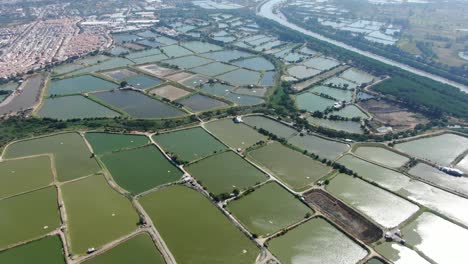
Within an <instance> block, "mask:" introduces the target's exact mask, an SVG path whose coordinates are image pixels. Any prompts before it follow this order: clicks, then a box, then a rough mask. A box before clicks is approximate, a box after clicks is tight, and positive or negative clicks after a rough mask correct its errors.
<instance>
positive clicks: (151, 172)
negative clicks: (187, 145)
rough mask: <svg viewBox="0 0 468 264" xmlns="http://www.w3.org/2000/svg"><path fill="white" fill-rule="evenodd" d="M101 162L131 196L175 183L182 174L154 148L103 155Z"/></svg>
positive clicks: (148, 147) (147, 147)
mask: <svg viewBox="0 0 468 264" xmlns="http://www.w3.org/2000/svg"><path fill="white" fill-rule="evenodd" d="M101 160H102V161H103V162H104V164H105V165H106V167H107V169H109V171H110V173H111V174H112V177H113V178H114V179H115V181H116V182H117V184H119V185H120V186H121V187H122V188H124V189H126V190H127V191H129V192H130V193H132V194H137V193H141V192H144V191H147V190H150V189H152V188H154V187H156V186H159V185H162V184H165V183H169V182H173V181H177V180H179V179H180V177H182V172H181V171H180V170H179V169H178V168H177V167H175V166H174V165H173V164H172V163H171V162H170V161H169V160H167V159H166V157H164V155H163V154H162V153H161V152H160V151H159V150H158V149H157V148H156V147H155V146H146V147H143V148H137V149H133V150H127V151H120V152H115V153H112V154H108V155H104V156H103V157H102V158H101Z"/></svg>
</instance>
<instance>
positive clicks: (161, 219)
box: [140, 186, 260, 264]
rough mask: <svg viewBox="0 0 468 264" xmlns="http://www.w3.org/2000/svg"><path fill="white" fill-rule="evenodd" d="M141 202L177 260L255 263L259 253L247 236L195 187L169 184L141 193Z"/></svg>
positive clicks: (198, 262) (196, 262)
mask: <svg viewBox="0 0 468 264" xmlns="http://www.w3.org/2000/svg"><path fill="white" fill-rule="evenodd" d="M140 203H141V205H142V206H143V208H144V209H145V211H146V212H148V214H149V216H150V217H151V220H152V221H153V223H154V225H155V226H156V228H157V229H158V231H159V233H160V234H161V236H162V238H163V239H164V241H165V242H166V245H167V246H168V247H169V250H170V251H171V252H172V254H173V255H174V257H175V260H176V261H177V262H178V263H192V264H206V263H216V262H218V261H220V260H221V261H222V262H223V263H226V264H230V263H232V264H237V263H254V262H255V259H256V257H257V255H258V254H259V253H260V252H259V249H258V248H257V247H256V246H255V244H254V243H253V242H252V241H250V240H249V239H248V238H247V236H245V235H244V234H243V233H242V232H241V231H239V229H237V228H236V227H235V226H234V225H233V224H232V223H231V222H229V220H228V218H227V217H225V216H224V215H223V214H222V213H221V212H220V211H219V210H218V209H217V208H216V207H215V206H214V205H213V204H212V203H211V202H210V201H209V200H208V199H207V198H206V197H204V196H203V195H202V194H200V193H198V192H197V191H195V190H192V189H189V188H187V187H183V186H172V187H168V188H166V189H163V190H160V191H157V192H153V193H150V194H148V195H146V196H144V197H142V198H141V199H140ZM174 208H177V210H174ZM187 219H190V221H187ZM187 234H190V235H189V236H188V235H187Z"/></svg>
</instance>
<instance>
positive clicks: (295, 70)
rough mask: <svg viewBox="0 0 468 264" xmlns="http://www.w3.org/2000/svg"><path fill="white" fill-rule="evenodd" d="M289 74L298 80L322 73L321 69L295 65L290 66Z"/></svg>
mask: <svg viewBox="0 0 468 264" xmlns="http://www.w3.org/2000/svg"><path fill="white" fill-rule="evenodd" d="M287 71H288V74H289V75H291V76H293V77H294V78H297V79H298V80H301V79H307V78H310V77H312V76H315V75H317V74H319V73H320V71H319V70H316V69H312V68H308V67H306V66H303V65H295V66H292V67H290V68H288V70H287Z"/></svg>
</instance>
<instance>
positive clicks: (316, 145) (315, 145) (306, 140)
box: [288, 135, 349, 160]
mask: <svg viewBox="0 0 468 264" xmlns="http://www.w3.org/2000/svg"><path fill="white" fill-rule="evenodd" d="M288 142H289V143H290V144H292V145H293V146H295V147H297V148H300V149H303V150H307V151H308V152H309V153H314V154H316V155H319V156H320V158H327V159H330V160H335V159H336V158H337V157H338V156H339V155H341V154H342V153H344V152H345V151H347V150H348V149H349V146H348V145H347V144H344V143H341V142H337V141H333V140H328V139H325V138H321V137H319V136H315V135H303V136H301V135H297V136H294V137H292V138H291V139H289V140H288Z"/></svg>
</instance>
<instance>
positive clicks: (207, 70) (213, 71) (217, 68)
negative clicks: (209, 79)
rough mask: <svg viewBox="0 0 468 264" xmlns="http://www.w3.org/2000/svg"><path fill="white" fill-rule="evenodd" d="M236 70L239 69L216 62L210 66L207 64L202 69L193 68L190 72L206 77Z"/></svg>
mask: <svg viewBox="0 0 468 264" xmlns="http://www.w3.org/2000/svg"><path fill="white" fill-rule="evenodd" d="M235 69H237V67H235V66H232V65H229V64H224V63H221V62H217V61H216V62H213V63H210V64H206V65H203V66H200V67H196V68H193V69H191V70H190V71H191V72H194V73H198V74H203V75H206V76H216V75H219V74H223V73H225V72H229V71H233V70H235Z"/></svg>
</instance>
